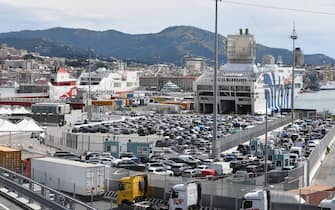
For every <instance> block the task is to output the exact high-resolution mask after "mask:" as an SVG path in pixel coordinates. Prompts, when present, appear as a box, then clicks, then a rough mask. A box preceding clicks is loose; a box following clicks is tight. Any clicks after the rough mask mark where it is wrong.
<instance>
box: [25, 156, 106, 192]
mask: <svg viewBox="0 0 335 210" xmlns="http://www.w3.org/2000/svg"><path fill="white" fill-rule="evenodd" d="M31 178H32V179H33V180H35V181H38V182H41V183H44V184H45V185H46V186H48V187H51V188H54V189H57V190H60V191H63V192H68V193H75V194H77V195H82V196H90V195H101V194H103V193H104V191H105V187H104V179H105V166H104V165H101V164H90V163H83V162H78V161H73V160H65V159H60V158H50V157H45V158H33V159H31Z"/></svg>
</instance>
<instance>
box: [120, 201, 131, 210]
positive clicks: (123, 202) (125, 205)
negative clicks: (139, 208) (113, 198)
mask: <svg viewBox="0 0 335 210" xmlns="http://www.w3.org/2000/svg"><path fill="white" fill-rule="evenodd" d="M130 206H131V203H130V202H129V201H128V200H124V201H122V204H121V207H123V208H125V207H130Z"/></svg>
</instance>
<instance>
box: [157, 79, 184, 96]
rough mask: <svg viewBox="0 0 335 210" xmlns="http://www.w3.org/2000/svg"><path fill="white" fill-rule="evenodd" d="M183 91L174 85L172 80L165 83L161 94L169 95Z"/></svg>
mask: <svg viewBox="0 0 335 210" xmlns="http://www.w3.org/2000/svg"><path fill="white" fill-rule="evenodd" d="M182 91H183V90H182V89H181V88H180V87H178V85H176V84H174V83H173V82H171V81H170V80H169V81H168V82H167V83H165V85H164V86H163V87H162V89H161V92H163V93H167V92H182Z"/></svg>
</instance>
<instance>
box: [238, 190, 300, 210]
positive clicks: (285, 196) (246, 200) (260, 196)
mask: <svg viewBox="0 0 335 210" xmlns="http://www.w3.org/2000/svg"><path fill="white" fill-rule="evenodd" d="M272 202H273V203H292V204H294V203H296V204H299V203H301V204H303V203H305V200H304V199H303V198H301V197H300V196H299V195H294V194H291V193H288V192H284V191H272V190H271V191H270V190H260V191H255V192H249V193H246V194H245V195H244V196H243V200H242V206H241V208H240V210H254V209H258V210H269V207H270V203H272Z"/></svg>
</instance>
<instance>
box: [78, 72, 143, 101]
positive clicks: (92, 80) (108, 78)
mask: <svg viewBox="0 0 335 210" xmlns="http://www.w3.org/2000/svg"><path fill="white" fill-rule="evenodd" d="M78 84H79V85H78V88H79V89H83V90H86V91H89V90H90V91H91V92H92V93H94V94H97V95H103V94H107V95H113V96H118V95H119V94H123V93H128V92H132V91H134V90H135V89H137V88H138V87H139V77H138V72H137V71H124V70H108V69H106V68H99V69H97V70H95V71H93V72H87V71H86V72H83V73H82V74H81V75H80V77H79V79H78Z"/></svg>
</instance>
